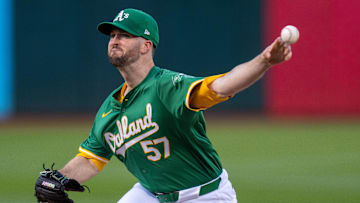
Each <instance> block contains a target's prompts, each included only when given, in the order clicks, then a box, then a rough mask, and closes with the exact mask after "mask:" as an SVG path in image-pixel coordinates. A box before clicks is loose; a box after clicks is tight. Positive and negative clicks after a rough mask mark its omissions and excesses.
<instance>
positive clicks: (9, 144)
mask: <svg viewBox="0 0 360 203" xmlns="http://www.w3.org/2000/svg"><path fill="white" fill-rule="evenodd" d="M126 7H133V8H138V9H142V10H144V11H146V12H149V13H150V14H152V15H153V16H154V17H155V19H156V20H157V21H158V23H159V28H160V44H159V47H158V48H157V51H156V57H155V63H156V64H157V65H158V66H160V67H164V68H169V69H172V70H176V71H180V72H184V73H187V74H190V75H197V76H207V75H211V74H218V73H223V72H227V71H229V70H230V69H231V68H232V67H233V66H235V65H237V64H239V63H242V62H245V61H247V60H249V59H251V58H252V57H254V56H255V55H257V54H258V53H260V52H261V50H262V49H263V48H264V47H265V46H266V45H268V44H269V43H270V42H271V41H272V40H274V39H275V38H276V37H277V36H278V35H279V33H280V30H281V28H282V27H284V26H285V25H288V24H292V25H295V26H297V27H298V28H299V30H300V40H299V42H298V43H297V44H295V45H293V46H292V48H293V58H292V60H291V61H289V62H287V63H284V64H281V65H279V66H278V67H275V68H273V69H271V70H270V71H269V72H268V73H267V75H266V76H265V77H264V78H263V79H261V80H260V81H258V82H257V83H256V84H255V85H253V86H252V87H250V88H248V89H247V90H245V91H243V92H241V93H239V94H238V95H237V96H235V97H234V98H232V99H231V100H230V101H229V102H226V103H223V104H219V105H218V106H216V107H215V108H212V109H209V110H208V111H206V112H205V114H206V117H207V119H208V120H209V122H208V133H209V137H210V138H211V140H212V142H213V144H214V145H215V147H216V149H217V150H218V152H219V154H220V156H221V158H222V162H223V165H224V167H225V168H226V169H227V170H228V171H229V173H230V180H231V181H232V183H233V185H234V187H235V189H236V191H237V195H238V200H239V202H304V203H305V202H306V203H308V202H339V203H340V202H360V193H359V190H360V144H359V143H360V80H359V78H360V70H359V68H360V60H359V59H358V56H359V47H360V40H359V39H358V36H359V35H360V26H358V24H359V23H358V21H359V18H360V13H359V12H358V8H360V1H356V0H347V1H341V0H318V1H311V0H292V1H286V0H252V1H250V0H245V1H235V0H229V1H205V0H197V1H189V0H183V1H164V0H131V1H130V0H124V1H115V0H105V1H83V0H77V1H70V0H63V1H60V0H53V1H45V0H34V1H26V0H1V1H0V30H1V31H0V53H1V54H0V146H1V148H0V152H1V153H0V154H1V158H2V161H1V163H0V183H1V184H0V202H1V203H2V202H4V203H5V202H6V203H8V202H11V203H12V202H19V203H20V202H21V203H25V202H35V198H34V197H33V187H34V182H35V180H36V178H37V176H38V173H39V171H40V170H41V169H42V164H43V163H46V164H47V165H50V164H51V163H52V162H55V163H56V166H55V167H57V168H61V167H62V166H63V165H64V164H65V163H66V162H67V161H68V160H70V159H71V158H72V157H73V156H74V155H75V154H76V153H77V148H78V145H79V144H80V143H81V142H82V140H84V139H85V138H86V137H87V135H88V132H89V130H90V128H91V124H92V119H93V117H94V115H95V113H96V111H97V108H98V107H99V105H100V104H101V103H102V101H103V99H104V98H105V97H106V96H107V95H108V94H109V93H110V92H111V91H112V90H113V89H114V88H116V87H117V86H119V85H120V84H121V83H122V82H123V80H122V78H121V77H120V74H119V73H118V72H117V71H116V70H115V68H113V67H112V66H111V65H110V64H109V63H108V61H107V57H106V46H107V40H108V39H107V37H106V36H103V35H101V34H100V33H98V32H97V30H96V26H97V24H98V23H99V22H102V21H104V20H112V18H113V17H114V16H115V15H116V14H117V13H118V12H119V11H120V10H121V9H122V8H126ZM134 183H135V179H134V178H133V177H132V176H131V175H130V173H129V172H127V171H126V169H125V167H124V166H122V164H121V163H119V162H118V161H116V160H115V161H112V162H110V163H109V164H108V166H106V167H105V169H104V171H103V172H102V173H101V174H100V175H99V176H97V177H95V178H93V179H92V180H90V181H89V182H88V183H87V185H88V186H89V187H90V188H91V193H83V194H78V193H71V194H70V196H71V197H73V199H74V200H75V201H76V202H116V200H118V199H119V198H120V197H121V196H122V195H123V194H124V193H125V192H126V191H127V190H128V189H129V188H130V187H131V186H132V185H133V184H134Z"/></svg>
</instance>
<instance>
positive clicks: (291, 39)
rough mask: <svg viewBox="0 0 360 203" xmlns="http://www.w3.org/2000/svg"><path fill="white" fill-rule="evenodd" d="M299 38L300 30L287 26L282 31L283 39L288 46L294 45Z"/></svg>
mask: <svg viewBox="0 0 360 203" xmlns="http://www.w3.org/2000/svg"><path fill="white" fill-rule="evenodd" d="M299 37H300V34H299V30H298V29H297V28H296V27H295V26H292V25H287V26H285V27H284V28H283V29H282V30H281V39H282V41H284V42H286V43H288V44H294V43H295V42H297V41H298V39H299Z"/></svg>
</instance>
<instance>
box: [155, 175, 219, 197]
mask: <svg viewBox="0 0 360 203" xmlns="http://www.w3.org/2000/svg"><path fill="white" fill-rule="evenodd" d="M220 181H221V178H218V179H217V180H215V181H213V182H211V183H208V184H205V185H202V186H200V192H199V196H201V195H205V194H207V193H210V192H212V191H214V190H217V189H218V188H219V185H220ZM154 194H155V196H156V198H157V199H158V200H159V201H160V202H176V201H178V199H179V191H175V192H168V193H154Z"/></svg>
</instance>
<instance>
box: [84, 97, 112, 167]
mask: <svg viewBox="0 0 360 203" xmlns="http://www.w3.org/2000/svg"><path fill="white" fill-rule="evenodd" d="M109 103H110V102H109V98H107V99H106V100H105V101H104V103H103V104H102V105H101V107H100V109H99V111H98V113H97V114H96V116H95V119H94V123H93V126H92V128H91V131H90V134H89V137H87V138H86V140H84V141H83V142H82V143H81V144H80V147H79V152H80V155H81V154H83V155H84V153H85V154H86V155H87V156H90V157H92V158H94V159H96V160H99V161H101V162H104V163H107V162H108V161H109V160H110V158H111V157H112V156H113V152H112V150H111V149H110V148H109V146H108V145H107V144H106V143H105V142H106V141H105V138H104V136H103V134H102V132H101V131H102V129H101V126H102V125H101V121H102V120H101V119H102V112H107V111H108V110H107V108H108V106H109ZM84 157H85V156H84ZM86 158H88V157H86Z"/></svg>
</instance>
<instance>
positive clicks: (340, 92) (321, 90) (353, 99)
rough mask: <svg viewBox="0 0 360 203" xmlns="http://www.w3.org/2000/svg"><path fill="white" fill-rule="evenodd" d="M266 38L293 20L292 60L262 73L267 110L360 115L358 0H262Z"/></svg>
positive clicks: (281, 112)
mask: <svg viewBox="0 0 360 203" xmlns="http://www.w3.org/2000/svg"><path fill="white" fill-rule="evenodd" d="M264 3H265V4H264V11H265V14H264V25H265V30H266V32H265V35H264V38H265V42H266V43H269V42H270V41H271V40H273V38H275V37H276V36H279V33H280V30H281V28H282V27H284V26H285V25H287V24H292V25H296V26H297V27H298V28H299V30H300V39H299V41H298V43H297V44H294V45H293V56H294V57H293V59H292V60H291V61H289V62H288V63H284V64H282V65H280V67H278V68H275V69H272V70H271V71H270V73H269V74H267V77H266V82H265V83H264V85H265V86H266V88H265V110H266V111H267V112H268V113H269V114H272V115H284V114H285V115H359V114H360V80H359V78H360V70H359V68H360V60H359V59H358V56H359V47H360V40H359V39H358V37H359V36H360V26H359V19H360V12H359V11H358V10H359V8H360V1H356V0H347V1H342V0H319V1H310V0H306V1H304V0H292V1H283V0H266V1H265V2H264Z"/></svg>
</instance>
